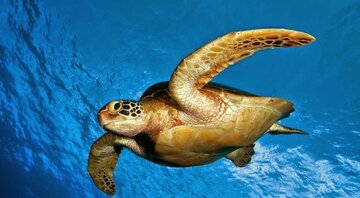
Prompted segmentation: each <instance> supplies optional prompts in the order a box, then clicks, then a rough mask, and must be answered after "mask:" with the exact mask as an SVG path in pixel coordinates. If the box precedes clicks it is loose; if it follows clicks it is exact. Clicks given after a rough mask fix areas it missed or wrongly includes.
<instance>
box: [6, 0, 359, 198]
mask: <svg viewBox="0 0 360 198" xmlns="http://www.w3.org/2000/svg"><path fill="white" fill-rule="evenodd" d="M0 27H1V28H0V78H1V81H0V134H1V136H0V154H1V156H0V170H1V180H0V197H107V196H106V195H104V194H103V193H102V192H100V191H99V190H98V189H97V188H96V187H95V185H94V184H93V183H92V181H91V179H90V177H89V176H88V174H87V158H88V152H89V150H90V146H91V144H92V143H93V141H95V140H96V139H97V138H98V137H99V136H101V135H102V134H103V133H104V131H103V130H102V129H101V127H100V126H99V125H98V124H97V120H96V113H97V110H98V109H99V108H100V107H101V106H102V105H104V104H105V103H106V102H108V101H110V100H113V99H118V98H127V99H138V98H139V96H140V95H141V94H142V92H143V91H144V90H145V89H146V88H147V87H148V86H150V85H152V84H154V83H156V82H159V81H165V80H168V79H169V77H170V75H171V73H172V71H173V69H174V68H175V66H176V65H177V63H178V62H179V61H180V60H181V59H182V58H184V57H185V56H186V55H187V54H189V53H190V52H192V51H193V50H195V49H197V48H199V47H201V46H202V45H203V44H205V43H207V42H209V41H211V40H213V39H215V38H217V37H219V36H221V35H223V34H225V33H228V32H231V31H238V30H247V29H256V28H264V27H283V28H289V29H295V30H300V31H305V32H308V33H310V34H312V35H314V36H315V37H317V41H316V42H315V43H313V44H311V45H308V46H305V47H301V48H296V49H277V50H267V51H261V52H259V53H257V54H256V55H254V56H252V57H250V58H248V59H246V60H243V61H241V62H240V63H238V64H236V65H235V66H233V67H231V68H229V69H228V70H226V71H224V72H223V73H221V75H219V76H218V77H216V78H215V80H214V81H216V82H219V83H223V84H226V85H230V86H234V87H236V88H240V89H243V90H247V91H250V92H253V93H256V94H259V95H265V96H276V97H281V98H286V99H288V100H290V101H292V102H293V103H294V104H295V105H296V106H295V108H296V111H295V112H294V113H293V114H292V116H291V117H289V118H287V119H286V120H283V122H282V123H284V124H286V125H289V126H292V127H296V128H301V129H303V130H305V131H307V132H309V133H310V134H311V135H310V136H299V135H291V136H270V135H265V136H264V137H262V138H261V139H260V140H259V141H258V142H257V144H256V147H255V152H256V154H255V155H254V157H253V160H252V162H251V163H250V164H249V165H248V166H246V167H245V168H238V167H235V166H234V165H233V164H232V163H230V162H229V161H228V160H226V159H223V160H219V161H217V162H215V163H212V164H209V165H206V166H200V167H191V168H183V169H176V168H168V167H163V166H159V165H156V164H153V163H150V162H148V161H145V160H143V159H141V158H139V157H137V156H135V155H134V154H133V153H131V152H130V151H128V150H125V151H124V152H123V153H122V154H121V156H120V159H119V162H118V167H117V171H116V173H115V179H116V184H117V187H118V192H117V194H116V196H117V197H319V196H322V197H360V176H359V174H360V147H359V140H360V88H359V87H360V50H359V44H360V37H359V36H358V35H359V34H360V1H359V0H346V1H339V0H318V1H311V0H306V1H305V0H304V1H301V3H300V1H287V0H275V1H261V0H241V1H238V0H229V1H222V0H212V1H188V0H184V1H159V0H155V1H145V0H139V1H130V0H129V1H115V0H109V1H100V0H87V1H85V0H79V1H70V0H63V1H54V0H50V1H48V0H22V1H20V0H2V1H0Z"/></svg>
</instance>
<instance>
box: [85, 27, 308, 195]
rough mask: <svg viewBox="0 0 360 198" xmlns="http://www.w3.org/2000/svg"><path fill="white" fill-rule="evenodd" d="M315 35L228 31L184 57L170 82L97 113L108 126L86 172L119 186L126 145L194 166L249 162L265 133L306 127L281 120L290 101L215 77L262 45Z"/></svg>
mask: <svg viewBox="0 0 360 198" xmlns="http://www.w3.org/2000/svg"><path fill="white" fill-rule="evenodd" d="M314 40H315V38H314V37H313V36H311V35H309V34H306V33H303V32H297V31H293V30H287V29H259V30H249V31H242V32H233V33H229V34H226V35H224V36H222V37H220V38H218V39H216V40H214V41H212V42H210V43H208V44H206V45H205V46H203V47H201V48H200V49H198V50H197V51H195V52H193V53H192V54H190V55H189V56H188V57H186V58H185V59H183V60H182V61H181V62H180V63H179V65H178V66H177V67H176V69H175V71H174V72H173V74H172V76H171V79H170V81H169V82H163V83H158V84H155V85H153V86H151V87H150V88H149V89H148V90H146V91H145V93H144V94H143V96H142V97H141V98H140V100H139V101H132V100H115V101H112V102H110V103H108V104H107V105H105V106H104V107H103V108H101V109H100V111H99V113H98V119H99V123H100V125H101V126H102V127H103V128H104V129H105V130H106V131H107V132H108V133H106V134H105V135H103V136H102V137H100V138H99V139H98V140H97V141H96V142H95V143H94V144H93V145H92V147H91V151H90V156H89V164H88V171H89V174H90V175H91V177H92V179H93V181H94V183H95V184H96V186H97V187H99V188H100V189H101V190H102V191H103V192H105V193H107V194H109V195H112V194H114V193H115V183H114V179H113V173H114V171H115V166H116V163H117V161H118V156H119V154H120V151H121V149H122V148H123V147H126V148H128V149H130V150H132V151H133V152H134V153H136V154H137V155H139V156H141V157H143V158H145V159H147V160H150V161H152V162H155V163H158V164H161V165H166V166H172V167H188V166H197V165H203V164H207V163H211V162H213V161H215V160H218V159H220V158H223V157H226V158H228V159H229V160H231V161H232V162H233V163H234V165H236V166H238V167H244V166H246V165H247V164H248V163H249V162H250V161H251V156H252V155H253V154H254V143H255V141H256V140H257V139H259V138H260V137H261V136H262V135H264V134H265V133H269V134H293V133H298V134H306V133H305V132H303V131H301V130H297V129H293V128H289V127H285V126H282V125H280V124H279V123H278V122H277V121H278V120H280V119H283V118H285V117H288V116H289V115H290V113H291V112H292V111H294V108H293V105H292V103H291V102H289V101H287V100H284V99H281V98H272V97H260V96H256V95H254V94H250V93H248V92H245V91H241V90H238V89H235V88H231V87H227V86H223V85H220V84H216V83H211V82H210V81H211V79H212V78H214V77H215V76H216V75H217V74H219V73H220V72H222V71H223V70H224V69H226V68H227V67H228V66H230V65H232V64H234V63H236V62H237V61H239V60H241V59H243V58H245V57H248V56H251V55H252V54H254V53H255V52H256V51H258V50H262V49H268V48H283V47H297V46H303V45H306V44H308V43H311V42H312V41H314Z"/></svg>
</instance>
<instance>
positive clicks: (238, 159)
mask: <svg viewBox="0 0 360 198" xmlns="http://www.w3.org/2000/svg"><path fill="white" fill-rule="evenodd" d="M254 146H255V144H252V145H249V146H244V147H241V148H239V149H237V150H235V151H233V152H231V153H229V154H228V155H227V156H226V158H228V159H229V160H231V161H232V162H233V163H234V164H235V165H236V166H238V167H244V166H246V165H247V164H249V163H250V161H251V157H252V156H253V155H254V153H255V152H254Z"/></svg>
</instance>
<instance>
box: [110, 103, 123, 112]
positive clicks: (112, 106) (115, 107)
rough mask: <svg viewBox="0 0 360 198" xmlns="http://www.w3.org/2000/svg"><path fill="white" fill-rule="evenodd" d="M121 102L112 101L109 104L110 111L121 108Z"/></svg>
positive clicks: (116, 110)
mask: <svg viewBox="0 0 360 198" xmlns="http://www.w3.org/2000/svg"><path fill="white" fill-rule="evenodd" d="M121 106H122V105H121V103H120V102H119V101H113V102H111V103H110V104H109V110H110V112H113V113H116V112H118V111H119V110H120V109H121Z"/></svg>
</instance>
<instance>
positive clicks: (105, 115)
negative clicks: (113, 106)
mask: <svg viewBox="0 0 360 198" xmlns="http://www.w3.org/2000/svg"><path fill="white" fill-rule="evenodd" d="M109 118H110V117H109V112H108V110H107V108H106V106H104V107H102V108H101V109H100V110H99V112H98V121H99V124H100V125H101V127H102V128H104V127H105V125H107V124H108V123H109V122H110V119H109Z"/></svg>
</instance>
